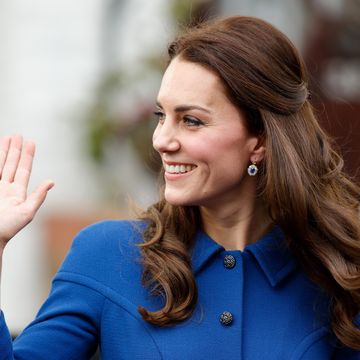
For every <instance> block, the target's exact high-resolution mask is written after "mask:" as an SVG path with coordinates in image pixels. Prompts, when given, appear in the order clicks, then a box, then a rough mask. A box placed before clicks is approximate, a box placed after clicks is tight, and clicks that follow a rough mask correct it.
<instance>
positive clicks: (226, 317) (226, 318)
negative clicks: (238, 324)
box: [220, 311, 233, 325]
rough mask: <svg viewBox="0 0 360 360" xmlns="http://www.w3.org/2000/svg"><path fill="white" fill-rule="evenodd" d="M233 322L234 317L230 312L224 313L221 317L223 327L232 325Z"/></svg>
mask: <svg viewBox="0 0 360 360" xmlns="http://www.w3.org/2000/svg"><path fill="white" fill-rule="evenodd" d="M232 321H233V316H232V314H231V312H229V311H224V312H223V313H222V314H221V315H220V322H221V323H222V324H223V325H230V324H231V323H232Z"/></svg>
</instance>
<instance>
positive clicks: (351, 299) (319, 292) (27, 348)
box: [0, 17, 360, 360]
mask: <svg viewBox="0 0 360 360" xmlns="http://www.w3.org/2000/svg"><path fill="white" fill-rule="evenodd" d="M169 57H170V61H169V65H168V67H167V69H166V71H165V74H164V77H163V80H162V83H161V87H160V90H159V94H158V98H157V110H156V112H155V114H156V115H157V116H158V120H159V121H158V125H157V127H156V130H155V132H154V135H153V145H154V148H155V150H156V151H157V152H158V153H159V154H160V156H161V159H162V163H163V170H162V175H163V178H164V185H163V191H162V193H161V199H160V201H159V202H158V203H156V204H154V205H152V206H150V207H149V208H148V209H147V210H146V211H145V212H144V213H143V214H142V216H141V218H140V219H139V220H138V221H132V222H129V221H105V222H101V223H99V224H95V225H93V226H91V227H89V228H87V229H85V230H83V231H82V232H81V233H80V234H79V235H78V236H77V237H76V239H75V240H74V243H73V246H72V248H71V250H70V252H69V254H68V256H67V258H66V260H65V262H64V263H63V265H62V266H61V268H60V270H59V272H58V273H57V275H56V277H55V279H54V283H53V288H52V291H51V293H50V295H49V298H48V299H47V300H46V302H45V304H44V305H43V307H42V308H41V310H40V312H39V314H38V315H37V317H36V319H35V320H34V322H33V323H32V324H30V326H29V327H28V328H27V329H26V330H25V331H24V332H23V334H21V335H20V336H19V337H18V338H17V339H16V341H15V342H14V344H13V345H12V343H11V340H10V338H9V336H8V333H7V328H6V324H5V320H4V318H3V317H2V318H1V319H0V321H1V322H0V355H1V357H2V358H4V359H12V358H15V359H16V358H19V359H20V358H26V359H42V358H44V359H45V358H46V359H48V358H51V359H87V358H89V356H90V355H91V354H92V353H93V352H94V349H95V348H96V346H97V345H98V344H100V348H101V355H102V358H103V359H172V360H174V359H194V358H197V359H229V358H238V359H241V358H244V359H251V360H256V359H259V360H260V359H261V360H262V359H264V358H266V359H267V360H272V359H274V360H279V359H280V360H281V359H283V360H288V359H292V360H295V359H302V360H313V359H317V360H321V359H330V358H331V359H342V360H345V359H348V360H350V359H359V355H360V353H359V351H358V350H359V349H360V345H359V344H360V330H359V326H358V323H357V322H356V321H357V320H358V316H359V306H360V290H359V289H360V272H359V267H360V263H359V251H360V225H359V201H360V195H359V193H360V191H359V187H358V186H357V185H356V184H355V183H353V182H352V181H351V180H349V179H348V178H347V176H346V175H345V174H344V173H343V171H342V165H343V162H342V159H341V158H340V156H339V155H338V154H337V153H336V152H335V151H334V150H333V149H332V147H331V142H330V140H329V138H328V137H327V136H326V135H325V133H324V132H323V131H322V129H321V128H320V127H319V125H318V122H317V119H316V118H315V116H314V114H313V111H312V107H311V104H310V103H309V99H308V90H307V78H306V70H305V67H304V65H303V63H302V61H301V59H300V57H299V54H298V52H297V51H296V49H295V48H294V47H293V45H292V44H291V43H290V41H289V40H288V39H287V38H286V37H285V35H283V34H282V33H281V32H279V31H278V30H277V29H275V28H274V27H273V26H271V25H270V24H268V23H266V22H264V21H262V20H259V19H256V18H249V17H232V18H227V19H223V20H214V21H212V22H208V23H205V24H202V25H200V26H198V27H195V28H193V29H190V30H189V31H188V32H185V33H184V34H183V35H181V36H180V37H179V38H177V39H176V40H175V41H174V42H173V43H172V44H171V45H170V46H169ZM2 149H3V151H2V153H1V154H2V155H1V156H2V157H0V165H1V166H0V168H1V169H3V171H0V173H1V172H2V178H1V182H0V186H1V188H0V190H2V191H1V192H0V194H2V198H1V201H2V204H4V206H3V207H2V209H3V211H2V212H1V216H0V219H1V221H2V223H1V225H2V226H1V227H0V229H1V231H0V240H1V244H2V245H3V246H5V244H6V243H7V241H8V240H9V238H10V237H12V235H13V234H15V233H16V232H17V231H19V230H20V229H21V228H22V227H23V226H24V225H25V224H26V223H27V221H29V220H30V219H31V218H32V217H33V216H34V214H35V212H36V210H37V208H38V207H39V206H40V204H41V202H42V201H43V199H44V198H45V195H46V192H47V190H48V189H49V188H50V187H51V186H52V183H51V182H45V183H44V184H43V185H42V187H40V188H39V190H38V191H37V192H36V193H35V194H34V195H30V196H29V197H27V196H26V189H27V182H28V177H29V175H30V170H31V162H32V157H33V152H32V153H31V156H30V158H29V157H28V156H27V155H26V154H27V153H29V151H28V149H29V146H28V145H26V146H22V140H21V139H19V138H18V137H17V138H13V139H11V141H10V140H9V139H7V140H4V141H3V142H2ZM24 159H27V160H26V161H25V160H24ZM9 169H10V170H11V171H10V173H11V176H9V175H8V174H9ZM24 170H25V171H24ZM21 174H22V175H21ZM24 174H25V177H24ZM21 179H22V180H21ZM12 188H16V189H18V190H19V191H18V193H16V194H15V195H16V201H15V202H14V201H10V202H9V201H8V200H9V198H10V199H13V194H12V193H11V191H9V190H11V189H12ZM29 204H30V205H32V206H29ZM19 208H21V212H20V213H21V214H22V216H23V215H24V214H25V215H26V216H25V218H24V219H26V221H25V220H23V218H22V217H20V216H19V212H16V211H14V209H19ZM14 220H16V221H14ZM9 234H10V235H9Z"/></svg>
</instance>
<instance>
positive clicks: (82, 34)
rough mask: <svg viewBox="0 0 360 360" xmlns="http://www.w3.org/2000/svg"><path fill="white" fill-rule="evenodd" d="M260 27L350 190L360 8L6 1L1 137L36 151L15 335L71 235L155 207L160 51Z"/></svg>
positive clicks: (12, 303)
mask: <svg viewBox="0 0 360 360" xmlns="http://www.w3.org/2000/svg"><path fill="white" fill-rule="evenodd" d="M217 15H221V16H223V15H253V16H258V17H260V18H263V19H265V20H268V21H269V22H271V23H272V24H274V25H275V26H277V27H278V28H280V29H281V30H282V31H283V32H285V33H286V34H287V35H288V36H289V37H290V39H291V40H292V41H293V42H294V43H295V45H296V46H297V47H298V48H299V49H300V50H301V52H302V54H303V56H304V58H305V61H306V63H307V65H308V68H309V72H310V74H311V83H310V89H311V93H312V100H311V101H312V102H313V104H314V106H315V107H316V109H317V113H318V115H319V118H320V121H321V122H322V124H323V125H324V126H325V128H326V129H327V130H328V132H329V133H330V134H331V135H332V136H333V137H334V138H335V139H336V141H337V142H338V145H339V147H340V148H341V151H342V153H343V156H344V157H345V166H346V169H347V171H348V172H349V173H350V174H351V175H352V176H354V177H356V176H357V179H358V180H359V179H360V178H359V174H357V170H358V169H359V168H360V157H359V155H360V121H359V113H360V1H358V0H208V1H206V0H192V1H190V0H152V1H147V0H77V1H72V0H52V1H47V0H32V1H25V0H1V1H0V119H1V122H0V134H1V135H7V134H14V133H21V134H23V135H24V137H25V138H28V139H32V140H34V141H35V142H36V144H37V157H36V161H35V164H34V169H33V177H32V180H31V188H34V187H35V186H36V185H37V184H38V183H39V182H40V181H41V180H43V179H46V178H51V179H53V180H54V181H55V184H56V185H55V188H54V189H53V190H51V192H50V194H49V196H48V199H47V201H46V203H45V205H44V206H43V207H42V209H41V210H40V212H39V214H38V216H37V217H36V219H35V220H34V222H33V223H32V224H31V225H30V226H28V227H27V228H26V229H24V230H23V231H22V232H21V233H20V234H19V235H17V236H16V238H14V239H13V241H11V243H10V244H9V245H8V247H7V248H6V252H5V256H4V263H3V275H2V284H1V306H2V309H3V310H4V312H5V316H6V319H7V321H8V325H9V327H10V329H11V331H12V333H13V334H14V335H16V334H18V333H19V332H20V331H21V330H22V329H23V328H24V326H25V325H26V324H27V323H28V322H29V321H30V320H31V319H32V318H33V317H34V316H35V314H36V311H37V309H38V308H39V306H40V305H41V303H42V301H43V300H44V298H45V297H46V295H47V293H48V291H49V286H50V282H51V278H52V277H53V275H54V273H55V271H56V269H57V268H58V266H59V264H60V263H61V261H62V259H63V257H64V255H65V253H66V251H67V249H68V247H69V246H70V244H71V240H72V238H73V236H74V235H75V234H76V233H77V232H78V231H79V229H81V228H82V227H84V226H86V225H88V224H90V223H92V222H95V221H98V220H101V219H106V218H126V217H129V216H130V215H129V211H128V202H127V199H128V197H131V198H132V199H133V200H134V201H135V202H136V203H137V204H139V205H140V206H143V207H144V206H147V205H149V204H150V203H151V202H153V201H154V200H156V198H157V176H156V171H157V169H158V163H157V161H156V158H155V157H154V156H153V153H152V151H151V132H152V130H153V127H154V121H153V119H152V112H153V110H154V104H155V99H156V94H157V90H158V87H159V84H160V80H161V74H162V71H163V69H164V67H165V63H166V44H167V43H168V42H169V41H171V39H172V38H173V37H174V36H175V34H176V33H177V32H178V31H179V30H180V29H181V28H183V27H184V26H185V25H188V24H193V23H196V22H197V21H202V20H205V19H206V18H209V17H213V16H217Z"/></svg>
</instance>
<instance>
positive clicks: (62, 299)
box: [0, 280, 104, 360]
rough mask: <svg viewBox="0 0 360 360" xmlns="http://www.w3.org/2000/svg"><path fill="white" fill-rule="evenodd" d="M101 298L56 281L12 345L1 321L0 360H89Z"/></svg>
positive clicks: (96, 332)
mask: <svg viewBox="0 0 360 360" xmlns="http://www.w3.org/2000/svg"><path fill="white" fill-rule="evenodd" d="M103 303H104V299H103V296H102V295H100V294H99V293H98V292H96V291H94V290H92V289H91V288H88V287H87V286H84V285H81V284H78V283H75V282H69V281H61V280H55V281H54V283H53V287H52V290H51V293H50V295H49V297H48V299H47V300H46V301H45V303H44V304H43V306H42V307H41V309H40V311H39V313H38V314H37V316H36V318H35V320H34V321H33V322H32V323H31V324H30V325H29V326H27V327H26V328H25V329H24V331H23V332H22V333H21V334H20V335H19V336H18V337H17V338H16V339H15V341H14V342H13V343H12V342H11V338H10V335H9V331H8V329H7V327H6V323H5V320H4V316H3V315H2V316H1V318H0V359H1V360H11V359H16V360H18V359H19V360H20V359H21V360H23V359H24V360H25V359H26V360H28V359H38V360H42V359H44V360H45V359H46V360H48V359H53V360H57V359H59V360H60V359H69V360H70V359H74V360H75V359H77V360H82V359H84V360H85V359H89V358H90V357H91V356H92V354H93V353H94V352H95V351H96V348H97V345H98V337H99V326H100V325H99V324H100V319H101V311H102V307H103Z"/></svg>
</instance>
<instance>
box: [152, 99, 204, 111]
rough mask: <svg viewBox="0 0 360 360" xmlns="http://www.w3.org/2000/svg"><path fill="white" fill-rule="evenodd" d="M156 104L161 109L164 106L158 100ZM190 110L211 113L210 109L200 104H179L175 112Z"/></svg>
mask: <svg viewBox="0 0 360 360" xmlns="http://www.w3.org/2000/svg"><path fill="white" fill-rule="evenodd" d="M156 106H158V107H159V108H161V109H162V108H163V107H162V105H161V104H160V103H159V102H158V101H156ZM189 110H200V111H204V112H206V113H208V114H211V111H210V110H208V109H206V108H203V107H201V106H198V105H178V106H176V107H175V109H174V111H175V112H184V111H189Z"/></svg>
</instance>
